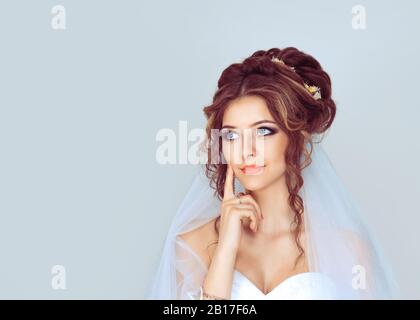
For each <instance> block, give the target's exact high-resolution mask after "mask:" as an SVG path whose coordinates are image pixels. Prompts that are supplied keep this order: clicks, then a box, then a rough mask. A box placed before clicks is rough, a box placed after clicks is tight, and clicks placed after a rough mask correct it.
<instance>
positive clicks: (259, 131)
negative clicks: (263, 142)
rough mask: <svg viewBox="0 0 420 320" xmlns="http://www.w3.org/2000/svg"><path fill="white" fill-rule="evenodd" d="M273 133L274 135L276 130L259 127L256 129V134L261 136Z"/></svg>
mask: <svg viewBox="0 0 420 320" xmlns="http://www.w3.org/2000/svg"><path fill="white" fill-rule="evenodd" d="M275 133H276V130H274V129H271V128H268V127H261V128H258V129H257V134H258V135H261V136H270V135H272V134H275Z"/></svg>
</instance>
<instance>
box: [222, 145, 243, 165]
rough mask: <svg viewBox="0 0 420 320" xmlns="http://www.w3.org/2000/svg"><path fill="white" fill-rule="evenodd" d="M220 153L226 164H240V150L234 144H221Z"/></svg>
mask: <svg viewBox="0 0 420 320" xmlns="http://www.w3.org/2000/svg"><path fill="white" fill-rule="evenodd" d="M222 153H223V156H224V158H225V159H226V161H227V162H228V163H236V164H240V163H241V148H240V146H239V145H238V143H237V142H236V141H235V142H227V141H223V142H222Z"/></svg>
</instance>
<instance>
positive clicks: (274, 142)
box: [264, 137, 286, 166]
mask: <svg viewBox="0 0 420 320" xmlns="http://www.w3.org/2000/svg"><path fill="white" fill-rule="evenodd" d="M285 152H286V141H285V140H284V139H281V138H280V137H276V139H267V140H266V141H265V144H264V161H265V162H266V164H267V165H270V166H284V163H285Z"/></svg>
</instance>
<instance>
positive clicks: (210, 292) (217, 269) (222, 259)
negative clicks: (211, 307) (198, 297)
mask: <svg viewBox="0 0 420 320" xmlns="http://www.w3.org/2000/svg"><path fill="white" fill-rule="evenodd" d="M235 260H236V253H235V250H233V249H230V248H224V247H222V246H218V247H217V249H216V251H215V253H214V256H213V259H212V262H211V264H210V267H209V270H208V272H207V275H206V278H205V280H204V283H203V298H202V299H204V300H208V299H230V292H231V290H232V276H233V270H234V268H235ZM206 294H207V296H206ZM212 296H213V297H212Z"/></svg>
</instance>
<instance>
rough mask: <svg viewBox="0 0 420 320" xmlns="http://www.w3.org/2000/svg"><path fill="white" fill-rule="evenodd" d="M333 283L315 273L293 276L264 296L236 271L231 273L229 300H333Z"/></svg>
mask: <svg viewBox="0 0 420 320" xmlns="http://www.w3.org/2000/svg"><path fill="white" fill-rule="evenodd" d="M335 298H336V292H335V286H334V283H333V282H332V281H331V280H330V279H329V278H328V277H327V276H325V275H323V274H321V273H317V272H304V273H299V274H296V275H293V276H291V277H289V278H287V279H286V280H284V281H283V282H281V283H279V284H278V285H277V286H276V287H275V288H274V289H273V290H271V291H270V292H269V293H267V294H264V293H263V292H262V291H261V290H260V289H259V288H257V286H256V285H255V284H254V283H253V282H252V281H251V280H249V279H248V278H247V277H246V276H245V275H243V274H242V273H241V272H239V271H238V270H234V272H233V282H232V291H231V300H246V299H251V300H254V299H255V300H263V299H267V300H284V299H286V300H299V299H315V300H319V299H335Z"/></svg>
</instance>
